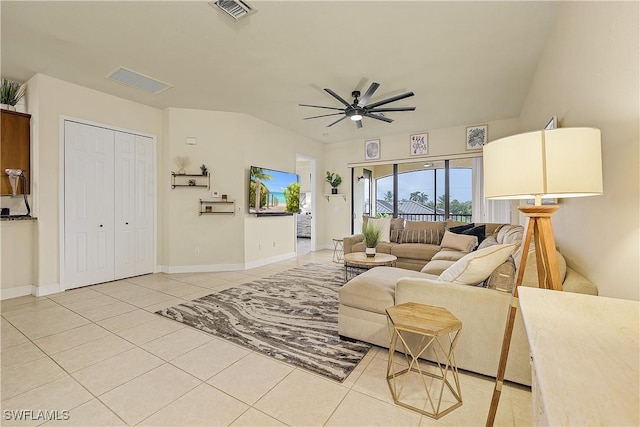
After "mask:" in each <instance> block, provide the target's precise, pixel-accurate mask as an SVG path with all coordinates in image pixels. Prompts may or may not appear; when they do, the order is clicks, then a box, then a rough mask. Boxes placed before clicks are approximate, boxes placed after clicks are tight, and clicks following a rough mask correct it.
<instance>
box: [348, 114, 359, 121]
mask: <svg viewBox="0 0 640 427" xmlns="http://www.w3.org/2000/svg"><path fill="white" fill-rule="evenodd" d="M350 119H351V120H353V121H354V122H357V121H358V120H362V116H361V115H360V114H358V113H355V114H354V115H353V116H351V117H350Z"/></svg>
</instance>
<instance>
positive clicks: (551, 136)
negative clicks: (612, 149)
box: [483, 128, 602, 199]
mask: <svg viewBox="0 0 640 427" xmlns="http://www.w3.org/2000/svg"><path fill="white" fill-rule="evenodd" d="M483 162H484V193H485V197H486V198H488V199H530V198H536V196H537V197H548V198H564V197H581V196H595V195H599V194H602V154H601V148H600V130H598V129H594V128H560V129H553V130H542V131H536V132H529V133H523V134H519V135H514V136H509V137H507V138H502V139H498V140H495V141H492V142H490V143H488V144H487V145H485V146H484V148H483Z"/></svg>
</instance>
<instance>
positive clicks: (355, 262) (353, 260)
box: [344, 252, 398, 282]
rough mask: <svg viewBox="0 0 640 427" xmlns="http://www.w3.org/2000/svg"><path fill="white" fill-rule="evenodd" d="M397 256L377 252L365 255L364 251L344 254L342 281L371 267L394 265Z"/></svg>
mask: <svg viewBox="0 0 640 427" xmlns="http://www.w3.org/2000/svg"><path fill="white" fill-rule="evenodd" d="M397 259H398V258H397V257H396V256H394V255H389V254H380V253H377V254H376V255H375V256H367V255H365V253H364V252H352V253H350V254H345V255H344V281H345V282H347V281H349V280H351V279H353V278H354V277H356V276H357V275H358V274H360V273H364V272H365V271H367V270H370V269H372V268H373V267H384V266H388V267H394V266H395V265H396V260H397Z"/></svg>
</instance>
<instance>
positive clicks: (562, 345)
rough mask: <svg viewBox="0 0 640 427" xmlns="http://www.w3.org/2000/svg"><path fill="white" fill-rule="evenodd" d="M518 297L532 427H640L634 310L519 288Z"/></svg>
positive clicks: (639, 317) (639, 318) (630, 304)
mask: <svg viewBox="0 0 640 427" xmlns="http://www.w3.org/2000/svg"><path fill="white" fill-rule="evenodd" d="M518 293H519V297H520V307H521V310H522V317H523V319H524V324H525V328H526V330H527V337H528V339H529V345H530V347H531V357H532V361H533V378H532V381H533V386H532V395H533V412H534V413H533V419H534V424H536V425H551V426H614V425H615V426H627V425H629V426H638V425H640V404H639V399H638V393H639V391H640V390H639V389H640V378H639V376H638V369H639V365H640V342H639V338H640V328H639V324H640V309H639V307H640V303H639V302H638V301H629V300H621V299H613V298H605V297H594V296H589V295H581V294H574V293H570V292H557V291H550V290H544V289H537V288H528V287H524V286H521V287H519V288H518Z"/></svg>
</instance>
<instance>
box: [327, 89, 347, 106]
mask: <svg viewBox="0 0 640 427" xmlns="http://www.w3.org/2000/svg"><path fill="white" fill-rule="evenodd" d="M324 90H325V92H327V93H328V94H329V95H331V96H333V97H334V98H335V99H337V100H338V101H340V102H342V103H343V104H344V105H346V106H347V107H351V104H349V103H348V102H347V101H345V100H344V99H342V97H341V96H340V95H338V94H337V93H335V92H334V91H332V90H331V89H329V88H325V89H324Z"/></svg>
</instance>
